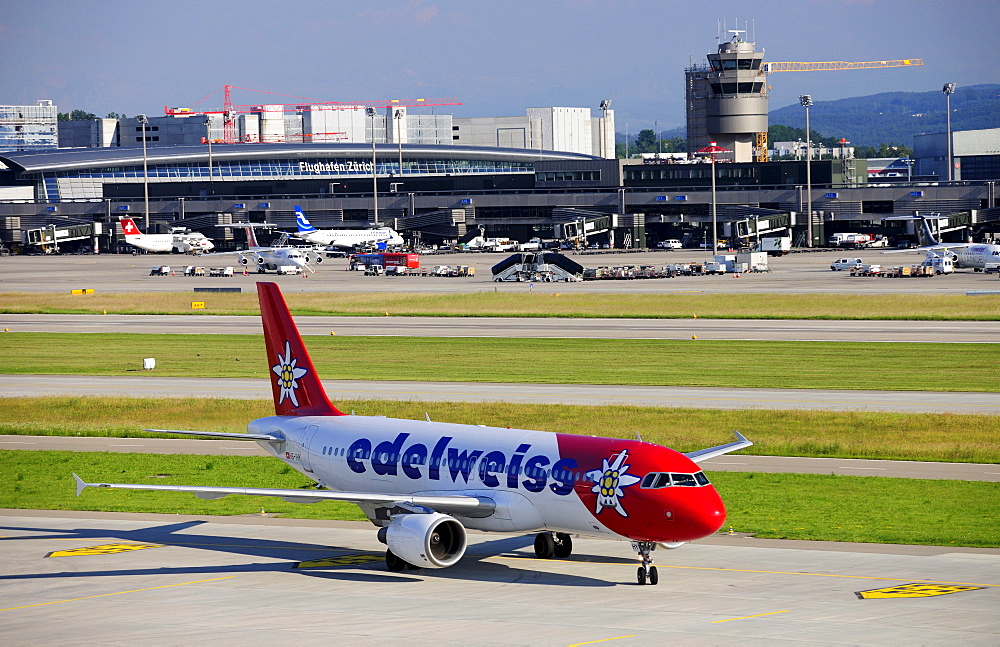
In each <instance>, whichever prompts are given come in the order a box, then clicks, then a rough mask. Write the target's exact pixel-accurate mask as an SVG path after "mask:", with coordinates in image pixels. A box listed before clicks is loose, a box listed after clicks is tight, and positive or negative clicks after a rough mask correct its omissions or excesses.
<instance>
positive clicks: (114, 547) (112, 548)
mask: <svg viewBox="0 0 1000 647" xmlns="http://www.w3.org/2000/svg"><path fill="white" fill-rule="evenodd" d="M145 548H163V544H101V545H100V546H87V547H85V548H70V549H69V550H54V551H52V552H51V553H49V554H48V555H46V557H80V556H82V555H112V554H114V553H127V552H129V551H133V550H143V549H145Z"/></svg>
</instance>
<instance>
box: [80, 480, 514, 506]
mask: <svg viewBox="0 0 1000 647" xmlns="http://www.w3.org/2000/svg"><path fill="white" fill-rule="evenodd" d="M73 478H74V479H76V495H77V496H80V493H81V492H83V490H84V489H85V488H88V487H100V488H108V489H113V490H161V491H168V492H191V493H192V494H194V495H195V496H197V497H198V498H200V499H221V498H222V497H224V496H227V495H229V494H246V495H249V496H273V497H279V498H281V499H284V500H285V501H288V502H289V503H318V502H320V501H326V500H333V501H348V502H350V503H373V504H384V505H387V506H390V505H394V504H398V503H406V504H410V505H415V506H423V507H427V508H431V509H433V510H437V511H439V512H444V513H451V514H459V515H463V516H476V517H485V516H489V515H490V514H492V512H493V510H495V509H496V504H495V503H494V502H493V500H492V499H489V498H487V497H473V496H465V495H420V494H372V493H367V492H335V491H333V490H286V489H278V488H245V487H213V486H204V485H142V484H133V483H87V482H86V481H84V480H83V479H81V478H80V477H79V476H77V475H76V474H75V473H74V474H73Z"/></svg>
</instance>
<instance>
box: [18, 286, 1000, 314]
mask: <svg viewBox="0 0 1000 647" xmlns="http://www.w3.org/2000/svg"><path fill="white" fill-rule="evenodd" d="M286 292H287V293H286V294H285V299H286V300H287V302H288V305H289V307H290V308H291V310H292V313H293V314H295V315H359V316H385V313H386V312H388V313H390V314H391V315H393V316H418V315H419V316H430V317H446V316H447V317H575V318H590V317H621V318H654V319H655V318H670V319H676V318H689V317H691V316H692V315H695V314H697V315H698V316H699V317H703V318H717V319H857V320H866V319H867V320H871V319H912V320H968V321H997V320H1000V296H978V297H975V301H974V302H971V301H970V300H969V297H966V296H964V295H942V294H920V295H913V294H871V295H847V294H781V295H775V294H689V293H683V292H677V293H655V294H653V293H649V294H641V293H629V294H607V293H600V294H598V293H591V292H576V291H574V289H573V287H571V286H565V287H546V288H544V289H542V288H541V287H540V286H539V289H536V290H533V291H531V292H527V291H524V290H514V289H511V288H510V287H505V288H504V289H502V290H495V289H489V290H485V291H481V292H470V293H461V294H438V293H431V292H426V293H380V294H379V296H378V299H375V300H373V299H372V298H371V295H370V294H368V293H365V292H340V293H337V292H334V293H330V292H295V291H294V289H293V288H292V287H291V286H289V288H288V289H287V290H286ZM193 300H200V301H201V300H203V301H204V302H205V309H204V310H196V311H193V310H192V309H191V301H193ZM104 312H108V313H112V314H192V315H218V314H230V315H248V316H250V315H252V316H257V315H258V314H259V313H260V311H259V307H258V305H257V295H256V294H255V293H254V292H253V289H252V288H250V289H249V290H248V292H246V293H240V294H234V293H228V294H227V293H220V294H204V295H199V296H198V297H197V299H195V298H194V297H193V296H192V294H191V293H189V292H174V293H103V292H98V293H97V294H91V295H71V294H37V293H20V292H8V293H4V294H0V313H50V314H54V313H59V314H66V313H69V314H72V313H81V314H86V313H90V314H101V313H104Z"/></svg>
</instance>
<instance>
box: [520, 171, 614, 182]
mask: <svg viewBox="0 0 1000 647" xmlns="http://www.w3.org/2000/svg"><path fill="white" fill-rule="evenodd" d="M535 179H536V180H537V181H538V182H599V181H600V179H601V172H600V171H545V172H544V173H535Z"/></svg>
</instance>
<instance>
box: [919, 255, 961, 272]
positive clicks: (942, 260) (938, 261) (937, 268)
mask: <svg viewBox="0 0 1000 647" xmlns="http://www.w3.org/2000/svg"><path fill="white" fill-rule="evenodd" d="M920 266H921V267H932V268H934V273H935V274H951V273H952V272H954V271H955V262H954V261H953V260H951V257H950V256H928V257H927V258H925V259H924V262H923V263H921V264H920Z"/></svg>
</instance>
